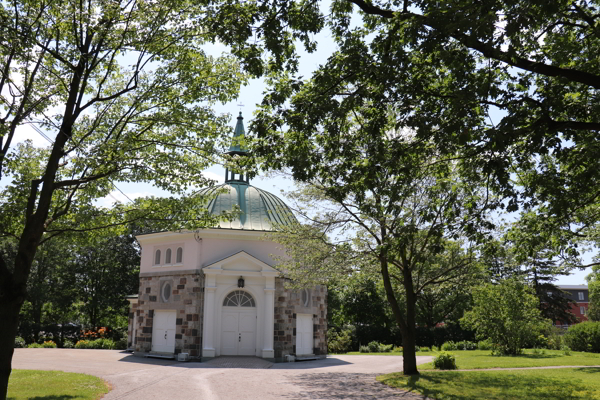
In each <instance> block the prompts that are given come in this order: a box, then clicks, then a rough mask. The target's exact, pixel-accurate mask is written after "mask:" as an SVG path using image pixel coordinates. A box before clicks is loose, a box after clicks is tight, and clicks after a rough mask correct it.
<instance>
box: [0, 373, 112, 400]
mask: <svg viewBox="0 0 600 400" xmlns="http://www.w3.org/2000/svg"><path fill="white" fill-rule="evenodd" d="M109 390H110V389H109V387H108V385H107V384H106V383H105V382H104V381H103V380H102V379H100V378H97V377H95V376H91V375H85V374H76V373H73V372H62V371H36V370H27V369H15V370H13V371H12V373H11V374H10V379H9V381H8V396H7V399H9V400H22V399H23V400H24V399H53V400H54V399H56V400H58V399H61V400H62V399H64V400H96V399H99V398H100V397H102V395H104V394H105V393H108V391H109Z"/></svg>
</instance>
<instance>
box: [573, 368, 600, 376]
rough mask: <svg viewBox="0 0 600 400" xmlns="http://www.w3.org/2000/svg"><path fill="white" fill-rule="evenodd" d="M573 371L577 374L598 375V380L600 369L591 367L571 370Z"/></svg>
mask: <svg viewBox="0 0 600 400" xmlns="http://www.w3.org/2000/svg"><path fill="white" fill-rule="evenodd" d="M573 370H574V371H577V372H585V373H586V374H598V378H600V368H598V367H591V368H573Z"/></svg>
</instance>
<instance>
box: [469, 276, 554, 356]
mask: <svg viewBox="0 0 600 400" xmlns="http://www.w3.org/2000/svg"><path fill="white" fill-rule="evenodd" d="M473 301H474V304H475V305H474V307H473V309H472V310H471V311H469V312H467V313H465V316H464V317H463V318H462V319H461V324H463V325H464V326H466V327H469V328H472V329H475V330H476V331H477V336H478V338H480V339H485V338H489V339H490V340H491V341H492V342H493V343H494V345H495V348H494V350H495V351H498V352H500V353H501V354H520V353H521V349H522V348H523V347H524V346H525V344H526V342H527V341H532V340H535V338H536V337H537V336H538V335H539V331H540V329H541V328H542V327H543V326H546V324H547V322H545V321H544V319H543V318H542V317H541V315H540V310H539V309H538V308H537V306H538V299H537V297H535V295H534V294H533V291H532V290H531V289H529V288H528V287H527V286H525V285H524V284H522V283H520V282H517V281H514V280H510V281H504V282H502V283H500V284H498V285H492V284H486V285H483V286H480V287H478V288H475V289H474V290H473Z"/></svg>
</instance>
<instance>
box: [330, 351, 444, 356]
mask: <svg viewBox="0 0 600 400" xmlns="http://www.w3.org/2000/svg"><path fill="white" fill-rule="evenodd" d="M437 354H438V352H436V351H417V356H435V355H437ZM332 355H339V356H343V355H346V356H401V355H402V352H401V351H392V352H389V353H361V352H359V351H350V352H348V353H344V354H332Z"/></svg>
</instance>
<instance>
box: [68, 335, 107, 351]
mask: <svg viewBox="0 0 600 400" xmlns="http://www.w3.org/2000/svg"><path fill="white" fill-rule="evenodd" d="M75 348H76V349H104V350H114V349H117V344H116V343H115V342H114V341H113V340H112V339H103V338H101V339H96V340H80V341H78V342H77V343H75Z"/></svg>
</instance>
